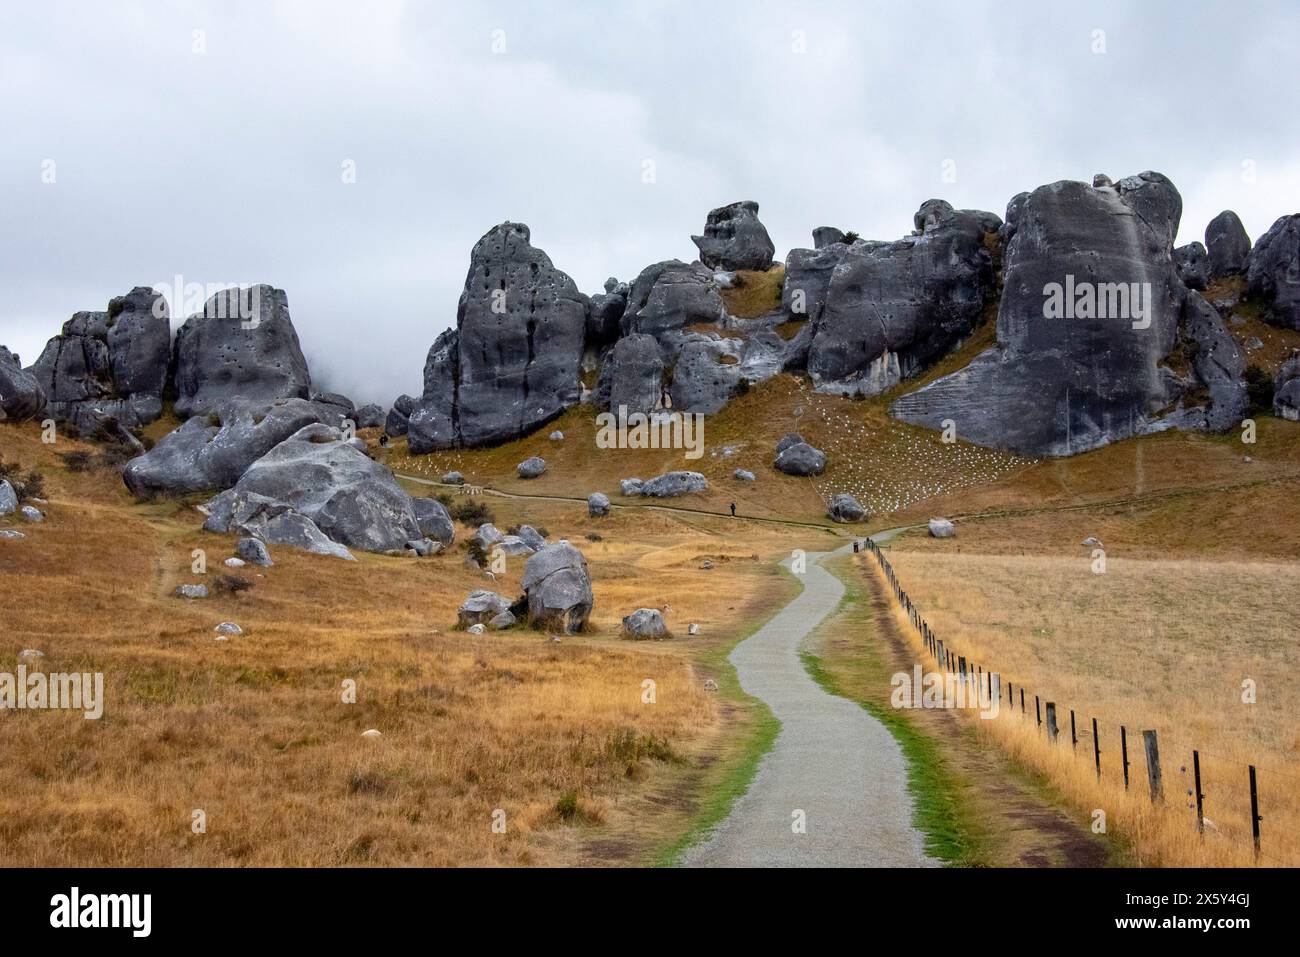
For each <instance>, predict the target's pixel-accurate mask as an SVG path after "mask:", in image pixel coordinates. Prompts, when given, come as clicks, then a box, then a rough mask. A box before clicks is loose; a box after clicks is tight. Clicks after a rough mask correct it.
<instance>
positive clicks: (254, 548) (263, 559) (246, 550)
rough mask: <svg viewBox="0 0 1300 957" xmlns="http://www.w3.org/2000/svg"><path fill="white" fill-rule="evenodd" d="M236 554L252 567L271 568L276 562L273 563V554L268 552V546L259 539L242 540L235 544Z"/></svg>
mask: <svg viewBox="0 0 1300 957" xmlns="http://www.w3.org/2000/svg"><path fill="white" fill-rule="evenodd" d="M235 554H236V555H238V556H239V557H240V558H242V559H243V560H244V561H246V562H248V563H249V564H251V565H261V566H264V567H265V566H270V565H274V564H275V562H273V561H271V553H270V552H268V551H267V550H266V544H265V543H264V542H262V540H261V539H257V538H251V537H249V538H241V539H240V540H239V541H237V542H236V543H235Z"/></svg>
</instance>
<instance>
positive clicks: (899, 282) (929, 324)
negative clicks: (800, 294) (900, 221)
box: [783, 200, 1001, 395]
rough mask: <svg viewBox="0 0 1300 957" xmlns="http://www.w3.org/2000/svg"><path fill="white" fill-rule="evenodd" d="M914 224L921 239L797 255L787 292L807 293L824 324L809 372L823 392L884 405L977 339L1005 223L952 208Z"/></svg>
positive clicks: (931, 204)
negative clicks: (893, 392) (886, 394)
mask: <svg viewBox="0 0 1300 957" xmlns="http://www.w3.org/2000/svg"><path fill="white" fill-rule="evenodd" d="M914 219H915V222H916V225H917V229H918V233H917V234H916V235H914V236H909V237H907V238H904V239H900V240H898V241H897V242H892V243H855V244H854V245H852V246H843V244H841V247H842V248H840V249H836V247H834V246H828V247H825V248H824V249H822V250H819V251H816V252H812V253H811V254H809V253H808V251H806V250H805V251H804V254H805V255H804V256H803V258H802V259H801V258H800V257H798V256H795V254H793V253H792V254H791V260H793V262H794V265H795V267H796V270H795V274H794V276H793V277H791V276H790V275H789V274H788V273H787V282H786V284H787V286H792V284H793V286H794V287H798V286H799V284H802V287H803V288H804V289H805V293H806V297H807V305H808V307H809V316H810V318H812V319H813V320H814V322H815V328H814V330H813V333H812V342H811V345H810V348H809V352H808V360H807V365H808V375H809V377H810V378H811V379H812V381H813V384H814V386H815V387H816V388H817V390H818V391H821V392H835V393H842V394H858V395H875V394H876V393H879V392H883V391H885V390H886V389H889V388H891V387H893V386H895V385H897V384H898V383H899V382H900V381H902V380H903V379H905V378H908V377H910V376H914V375H916V374H917V373H919V372H921V371H923V370H924V369H926V368H928V367H929V366H930V365H932V364H933V363H934V362H935V361H937V360H938V359H940V358H941V357H943V356H944V355H946V354H947V353H948V352H949V351H950V350H951V349H952V348H953V347H954V346H955V345H957V344H958V343H959V342H960V341H962V340H963V339H965V338H966V337H967V336H969V335H970V334H971V332H972V331H973V330H974V328H975V324H976V320H977V319H978V318H979V316H980V314H981V313H982V312H983V310H984V307H985V304H986V303H987V302H988V301H989V300H990V298H991V297H992V296H993V294H994V292H995V291H996V275H995V271H994V266H993V255H992V253H991V251H990V244H993V243H994V242H995V237H996V234H997V231H998V228H999V226H1000V225H1001V220H999V219H998V218H997V217H996V216H994V215H993V214H992V213H985V212H980V211H974V210H954V209H953V208H952V207H951V206H950V205H949V204H948V203H945V202H943V201H942V200H929V201H928V202H926V203H925V204H924V205H923V206H922V207H921V209H920V210H918V212H917V214H916V216H915V217H914ZM837 257H838V261H836V260H837ZM823 280H825V282H826V285H825V291H824V293H823V292H822V289H821V285H820V283H821V282H822V281H823ZM823 296H824V304H823V303H822V299H823ZM787 297H788V298H790V299H791V300H792V303H791V304H792V305H793V297H794V292H793V291H788V292H787V293H783V301H784V300H785V299H786V298H787Z"/></svg>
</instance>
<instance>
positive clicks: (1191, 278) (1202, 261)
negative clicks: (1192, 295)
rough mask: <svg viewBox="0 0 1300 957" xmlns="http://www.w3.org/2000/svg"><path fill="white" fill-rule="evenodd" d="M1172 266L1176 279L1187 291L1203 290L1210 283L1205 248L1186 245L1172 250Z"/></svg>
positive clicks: (1196, 245) (1197, 245) (1208, 263)
mask: <svg viewBox="0 0 1300 957" xmlns="http://www.w3.org/2000/svg"><path fill="white" fill-rule="evenodd" d="M1174 266H1175V268H1177V270H1178V278H1179V279H1181V280H1182V281H1183V284H1184V285H1185V286H1187V288H1188V289H1204V288H1205V287H1206V286H1208V285H1209V283H1210V261H1209V257H1208V255H1207V254H1206V252H1205V247H1204V246H1202V245H1201V244H1200V243H1188V244H1187V245H1186V246H1179V247H1178V248H1177V249H1175V250H1174Z"/></svg>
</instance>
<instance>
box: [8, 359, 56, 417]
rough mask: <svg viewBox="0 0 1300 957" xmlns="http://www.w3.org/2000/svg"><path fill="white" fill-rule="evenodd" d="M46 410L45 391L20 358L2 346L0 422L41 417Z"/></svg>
mask: <svg viewBox="0 0 1300 957" xmlns="http://www.w3.org/2000/svg"><path fill="white" fill-rule="evenodd" d="M44 409H45V390H44V389H43V388H41V384H40V382H39V381H38V380H37V378H36V376H35V375H33V374H32V373H31V372H30V371H27V370H24V369H23V367H22V365H21V364H20V363H19V361H18V357H17V356H16V355H14V354H13V353H12V352H10V351H9V350H8V349H7V348H5V347H4V346H0V422H3V421H5V420H9V421H12V422H19V421H22V420H23V419H30V418H33V417H35V416H37V415H40V414H41V412H42V411H44Z"/></svg>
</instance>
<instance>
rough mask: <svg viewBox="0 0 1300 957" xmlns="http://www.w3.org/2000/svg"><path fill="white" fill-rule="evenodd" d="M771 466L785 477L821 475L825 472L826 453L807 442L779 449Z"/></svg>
mask: <svg viewBox="0 0 1300 957" xmlns="http://www.w3.org/2000/svg"><path fill="white" fill-rule="evenodd" d="M772 465H773V466H774V467H775V468H776V469H777V470H778V471H781V472H784V473H785V474H786V475H821V474H822V472H825V471H826V453H825V452H823V451H822V450H821V449H815V448H813V447H812V446H811V445H809V444H808V443H807V442H796V443H795V444H793V445H789V446H787V447H786V448H784V449H781V450H780V451H779V452H778V453H777V456H776V460H775V461H774V462H773V463H772Z"/></svg>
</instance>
